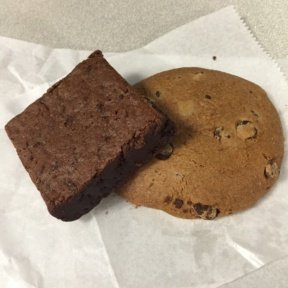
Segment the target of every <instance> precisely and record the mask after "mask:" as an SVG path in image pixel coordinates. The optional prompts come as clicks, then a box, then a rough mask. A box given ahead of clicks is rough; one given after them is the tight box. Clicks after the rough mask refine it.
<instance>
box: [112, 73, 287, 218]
mask: <svg viewBox="0 0 288 288" xmlns="http://www.w3.org/2000/svg"><path fill="white" fill-rule="evenodd" d="M136 88H137V89H138V91H140V92H141V93H143V94H144V95H146V96H147V97H148V98H150V100H151V101H152V102H154V103H155V105H156V106H158V107H159V108H160V109H161V110H162V111H164V112H165V113H166V114H167V115H168V116H169V117H170V118H171V119H172V120H173V121H174V123H175V124H176V131H177V132H176V134H175V136H174V137H173V138H172V140H171V143H170V144H169V145H167V146H166V147H165V149H163V151H162V152H161V153H159V154H158V155H157V156H156V158H155V159H154V160H153V161H152V162H150V163H149V164H148V165H146V166H144V167H142V168H140V169H139V171H138V173H137V174H136V176H135V177H134V178H133V179H131V180H130V182H128V183H127V184H126V185H125V186H123V187H122V188H121V189H120V190H119V191H117V192H118V193H119V194H120V195H122V196H123V197H125V198H126V199H127V200H128V201H130V202H132V203H134V204H136V205H143V206H147V207H151V208H156V209H161V210H163V211H166V212H168V213H170V214H172V215H174V216H177V217H182V218H203V219H214V218H216V217H217V216H223V215H228V214H231V213H233V212H236V211H239V210H242V209H245V208H248V207H250V206H252V205H254V204H255V203H256V202H257V201H258V200H259V199H260V198H261V197H262V196H264V195H265V194H266V193H267V191H268V190H269V189H270V188H271V186H272V185H273V184H274V183H275V181H276V180H277V178H278V176H279V171H280V165H281V161H282V157H283V150H284V144H283V133H282V128H281V123H280V120H279V116H278V114H277V111H276V109H275V108H274V106H273V104H272V103H271V102H270V100H269V99H268V97H267V95H266V93H265V91H264V90H263V89H262V88H260V87H259V86H258V85H256V84H254V83H252V82H249V81H247V80H245V79H242V78H239V77H237V76H233V75H230V74H227V73H223V72H219V71H213V70H207V69H202V68H180V69H175V70H170V71H165V72H162V73H159V74H156V75H154V76H152V77H150V78H147V79H145V80H143V81H142V82H140V83H138V84H136Z"/></svg>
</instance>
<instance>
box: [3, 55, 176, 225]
mask: <svg viewBox="0 0 288 288" xmlns="http://www.w3.org/2000/svg"><path fill="white" fill-rule="evenodd" d="M5 128H6V131H7V134H8V136H9V137H10V139H11V141H12V142H13V144H14V146H15V148H16V150H17V153H18V155H19V157H20V159H21V161H22V163H23V165H24V167H25V168H26V170H27V171H28V173H29V175H30V177H31V179H32V181H33V182H34V183H35V185H36V187H37V188H38V190H39V191H40V192H41V195H42V197H43V199H44V201H45V203H46V205H47V207H48V210H49V212H50V213H51V214H52V215H53V216H55V217H57V218H59V219H62V220H64V221H72V220H75V219H78V218H79V217H81V216H82V215H83V214H85V213H87V212H88V211H90V210H91V209H92V208H93V207H95V205H97V204H98V203H99V202H100V200H101V199H102V198H103V197H105V196H106V195H108V194H109V193H110V192H111V190H113V188H114V187H115V186H117V185H120V184H121V183H123V182H124V181H125V180H126V179H127V178H128V177H129V176H130V175H131V174H132V173H133V172H134V171H135V170H136V168H137V167H138V166H140V165H142V164H143V163H145V162H146V161H148V160H149V159H150V158H151V157H152V156H153V155H154V154H155V153H156V152H157V151H158V150H159V149H160V148H161V147H162V146H163V145H164V144H166V142H167V141H168V139H169V137H170V136H171V135H172V134H173V125H172V123H171V122H170V121H169V119H167V117H166V116H165V115H163V114H162V113H161V112H159V111H158V110H156V109H155V108H154V107H152V106H151V104H150V103H149V102H148V101H147V100H146V99H144V98H143V97H142V96H141V95H139V94H138V93H137V92H136V90H134V88H133V87H131V86H130V85H129V84H128V83H127V82H126V81H125V80H124V79H123V78H122V77H121V76H120V75H119V74H118V73H117V72H116V71H115V70H114V69H113V68H112V67H111V66H110V65H109V63H108V62H107V61H106V60H105V59H104V57H103V55H102V53H101V51H96V52H94V53H92V54H91V55H90V56H89V58H88V59H87V60H85V61H83V62H81V63H80V64H79V65H77V66H76V67H75V68H74V70H73V71H72V72H71V73H70V74H68V75H67V76H66V77H65V78H63V79H62V80H60V81H59V82H57V83H56V84H54V85H53V86H52V87H51V88H50V89H48V91H47V92H46V93H45V94H44V95H43V96H42V97H41V98H39V99H38V100H36V101H35V102H34V103H32V104H31V105H30V106H28V107H27V108H26V109H25V110H24V111H23V112H22V113H21V114H19V115H17V116H16V117H15V118H13V119H12V120H11V121H10V122H9V123H8V124H7V125H6V127H5Z"/></svg>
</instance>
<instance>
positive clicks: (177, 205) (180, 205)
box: [174, 198, 184, 209]
mask: <svg viewBox="0 0 288 288" xmlns="http://www.w3.org/2000/svg"><path fill="white" fill-rule="evenodd" d="M183 204H184V202H183V200H181V199H179V198H176V199H175V201H174V205H175V207H176V208H178V209H180V208H181V207H182V206H183Z"/></svg>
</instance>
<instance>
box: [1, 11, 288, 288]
mask: <svg viewBox="0 0 288 288" xmlns="http://www.w3.org/2000/svg"><path fill="white" fill-rule="evenodd" d="M95 48H97V47H95ZM88 54H89V52H87V51H75V50H69V49H51V48H48V47H44V46H41V45H37V44H32V43H26V42H22V41H18V40H13V39H8V38H4V37H0V105H1V106H0V127H1V129H0V219H1V220H0V286H1V287H5V288H6V287H13V288H14V287H19V288H22V287H25V288H28V287H29V288H32V287H37V288H38V287H41V288H42V287H45V288H46V287H47V288H51V287H53V288H60V287H61V288H62V287H70V288H74V287H75V288H79V287H85V288H90V287H91V288H92V287H101V288H102V287H103V288H105V287H107V288H114V287H115V288H116V287H119V288H120V287H121V288H124V287H125V288H126V287H127V288H130V287H131V288H132V287H133V288H134V287H138V288H141V287H143V288H144V287H147V288H148V287H149V288H151V287H157V288H160V287H165V288H169V287H171V288H172V287H173V288H180V287H181V288H184V287H185V288H188V287H191V288H192V287H193V288H200V287H201V288H204V287H205V288H209V287H219V286H220V285H222V284H224V283H227V282H230V281H233V280H234V279H236V278H238V277H241V276H244V275H246V274H247V273H249V272H251V271H255V269H257V268H260V267H262V266H263V265H265V264H267V263H269V262H271V261H275V260H277V259H279V258H281V257H284V256H285V255H287V254H288V245H287V243H288V226H287V224H286V223H287V219H288V209H287V205H288V195H287V191H288V180H287V158H286V157H285V159H284V162H283V169H282V171H281V177H280V179H279V181H278V183H277V184H276V185H275V187H274V188H273V189H272V190H271V192H270V193H269V194H268V195H267V196H266V197H264V199H263V200H261V201H260V202H259V203H258V204H257V205H256V206H255V207H254V208H252V209H249V210H247V211H244V212H242V213H238V214H235V215H232V216H229V217H225V218H220V219H218V220H216V221H203V220H194V221H193V220H184V219H179V218H175V217H172V216H170V215H168V214H166V213H164V212H162V211H158V210H153V209H149V208H144V207H139V208H137V209H136V208H135V207H134V206H132V205H130V204H128V203H126V202H125V201H124V200H122V199H121V198H120V197H119V196H116V195H111V196H110V197H108V198H107V199H105V200H103V201H102V202H101V204H100V205H99V206H98V207H97V208H95V209H94V210H93V211H92V212H90V213H89V214H87V215H86V216H84V217H82V218H81V219H80V220H78V221H75V222H71V223H64V222H61V221H59V220H57V219H54V218H53V217H51V216H50V215H49V214H48V212H47V211H46V207H45V204H44V202H43V201H42V199H41V196H40V193H39V192H38V191H37V189H36V188H35V186H34V185H33V183H32V182H31V180H30V178H29V176H28V174H27V172H26V171H25V170H24V168H23V167H22V164H21V163H20V160H19V159H18V157H17V155H16V152H15V150H14V148H13V146H12V144H11V142H10V141H9V139H8V137H7V136H6V133H5V131H4V129H3V127H4V125H5V124H6V122H7V121H8V120H10V119H11V118H12V117H13V116H15V115H16V114H17V113H19V112H21V111H22V110H23V109H24V108H25V107H26V106H27V105H28V104H30V103H31V102H33V101H34V100H35V99H37V98H38V97H40V96H41V95H42V93H43V92H44V91H45V90H46V89H47V88H48V87H49V86H50V85H51V84H52V83H53V82H55V81H56V80H57V79H58V78H60V77H63V76H64V75H65V74H66V73H68V72H69V71H70V70H71V69H72V68H73V67H74V66H75V65H76V64H77V63H78V62H79V61H80V60H82V59H84V58H85V57H86V56H87V55H88ZM105 56H106V57H107V59H108V61H109V62H110V63H111V64H112V65H113V66H114V67H115V68H116V69H117V70H118V71H119V72H120V73H121V74H122V75H123V76H124V77H125V78H127V79H128V80H129V81H130V83H135V82H137V81H138V80H141V79H143V78H144V77H146V76H149V75H152V74H153V73H156V72H159V71H162V70H167V69H171V68H175V67H181V66H200V67H205V68H210V69H218V70H222V71H225V72H229V73H233V74H236V75H239V76H241V77H244V78H246V79H248V80H251V81H253V82H255V83H257V84H259V85H261V86H262V87H263V88H264V89H265V90H266V91H267V92H268V94H269V96H270V98H271V100H272V101H273V103H274V105H275V106H276V108H277V109H278V111H279V113H280V116H281V120H282V124H283V129H284V132H285V134H287V127H288V85H287V82H286V81H285V79H284V77H283V75H282V74H281V72H280V70H279V69H278V67H277V65H276V63H275V62H274V61H273V60H272V59H271V58H270V57H269V56H268V55H267V54H266V53H265V52H264V51H263V49H262V48H261V47H260V45H259V44H258V43H257V41H256V39H255V38H254V37H253V35H252V34H251V32H250V31H249V30H248V28H247V26H246V25H245V24H244V23H243V22H242V20H241V19H240V17H239V16H238V14H237V12H235V10H234V8H233V7H227V8H224V9H222V10H219V11H217V12H215V13H212V14H210V15H208V16H205V17H202V18H200V19H198V20H196V21H193V22H191V23H188V24H186V25H184V26H181V27H179V28H177V29H176V30H173V31H171V32H170V33H168V34H166V35H164V36H162V37H160V38H158V39H157V40H155V41H153V42H151V43H150V44H148V45H146V46H145V47H143V48H141V49H138V50H134V51H131V52H127V53H121V54H116V53H114V54H111V53H110V54H105ZM213 56H216V57H217V59H216V61H214V60H213V59H212V57H213ZM285 144H287V143H285ZM231 285H233V284H231ZM227 287H233V286H227ZM235 287H236V286H235ZM237 287H240V286H237Z"/></svg>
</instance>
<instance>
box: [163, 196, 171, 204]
mask: <svg viewBox="0 0 288 288" xmlns="http://www.w3.org/2000/svg"><path fill="white" fill-rule="evenodd" d="M172 200H173V198H172V197H171V196H166V197H165V199H164V203H167V204H169V203H171V202H172Z"/></svg>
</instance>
